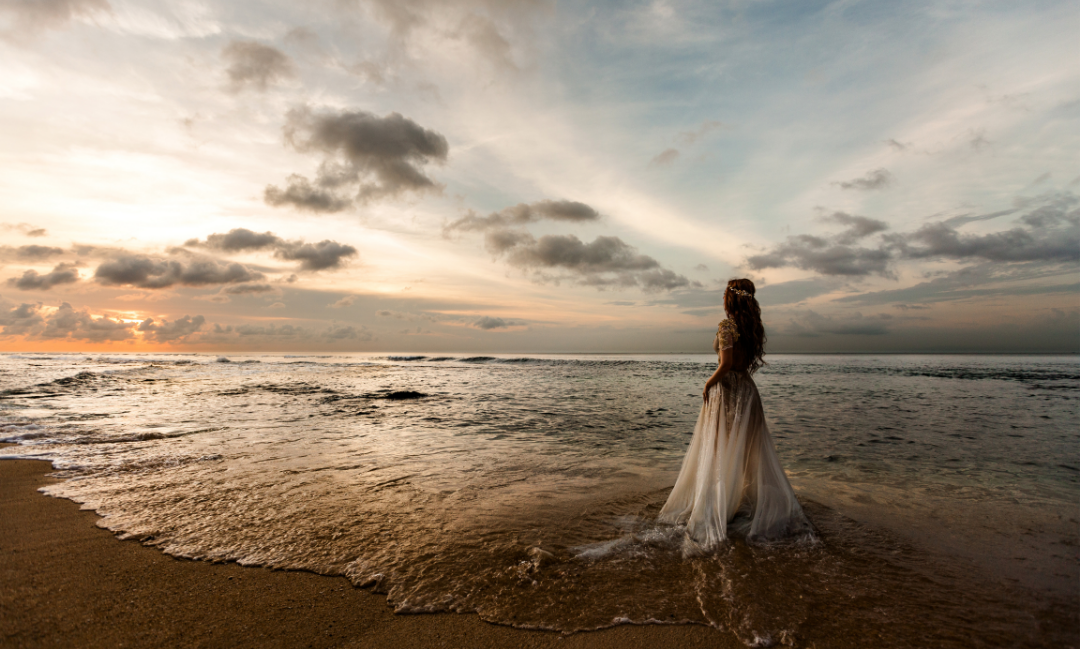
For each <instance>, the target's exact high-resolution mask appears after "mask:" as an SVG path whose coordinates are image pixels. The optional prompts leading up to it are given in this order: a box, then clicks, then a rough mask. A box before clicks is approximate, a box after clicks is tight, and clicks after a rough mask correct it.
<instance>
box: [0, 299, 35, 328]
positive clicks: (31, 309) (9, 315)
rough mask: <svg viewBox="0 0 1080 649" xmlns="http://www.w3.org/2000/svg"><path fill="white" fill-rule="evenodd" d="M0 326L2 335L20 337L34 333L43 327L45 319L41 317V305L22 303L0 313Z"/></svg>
mask: <svg viewBox="0 0 1080 649" xmlns="http://www.w3.org/2000/svg"><path fill="white" fill-rule="evenodd" d="M0 325H3V327H4V329H3V332H2V333H3V335H5V336H21V335H23V334H29V333H35V332H37V331H40V330H41V329H42V328H43V327H44V326H45V318H44V316H42V315H41V303H40V302H39V303H37V304H29V303H26V302H24V303H22V304H20V305H19V306H17V307H13V308H11V309H8V310H7V311H5V312H3V313H0Z"/></svg>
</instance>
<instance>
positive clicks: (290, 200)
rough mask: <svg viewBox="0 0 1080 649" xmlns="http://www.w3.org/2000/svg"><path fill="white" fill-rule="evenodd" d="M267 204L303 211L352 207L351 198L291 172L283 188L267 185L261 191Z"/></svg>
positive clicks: (330, 211) (323, 210)
mask: <svg viewBox="0 0 1080 649" xmlns="http://www.w3.org/2000/svg"><path fill="white" fill-rule="evenodd" d="M263 199H264V200H265V201H266V204H267V205H273V206H274V207H283V206H286V205H291V206H293V207H295V208H296V209H298V210H303V211H305V212H327V213H332V212H341V211H343V210H347V209H349V208H350V207H352V204H353V199H352V198H351V197H348V196H340V195H338V194H336V193H334V190H333V189H329V188H323V187H320V186H318V185H315V184H312V182H311V181H310V180H308V179H307V178H305V177H303V176H301V175H300V174H291V175H290V176H289V178H288V184H287V185H286V186H285V189H281V188H279V187H276V186H274V185H267V186H266V191H265V192H264V193H263Z"/></svg>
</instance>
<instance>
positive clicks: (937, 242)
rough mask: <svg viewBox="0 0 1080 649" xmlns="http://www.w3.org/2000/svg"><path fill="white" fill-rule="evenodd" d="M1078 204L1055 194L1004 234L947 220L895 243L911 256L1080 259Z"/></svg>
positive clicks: (1013, 260) (989, 259) (1074, 197)
mask: <svg viewBox="0 0 1080 649" xmlns="http://www.w3.org/2000/svg"><path fill="white" fill-rule="evenodd" d="M1078 203H1080V199H1078V198H1077V197H1076V196H1075V195H1073V194H1064V195H1061V196H1055V197H1053V198H1051V199H1050V200H1049V202H1047V203H1046V204H1044V205H1041V206H1039V207H1037V208H1035V209H1033V210H1031V211H1030V212H1028V213H1027V214H1025V215H1024V216H1022V217H1020V219H1019V221H1020V223H1021V226H1020V227H1016V228H1013V229H1011V230H1006V231H1004V232H992V233H990V234H984V235H964V234H961V233H959V232H957V231H956V230H955V229H954V228H952V227H950V226H949V225H947V224H946V223H928V224H926V225H924V226H923V227H921V228H919V229H918V230H916V231H915V232H913V233H911V234H908V235H905V236H901V237H896V238H893V239H891V243H893V244H894V245H895V246H896V247H897V248H898V249H899V250H900V252H901V254H902V255H903V256H904V257H905V258H907V259H927V258H937V259H960V260H968V259H981V260H987V261H1002V262H1019V261H1043V262H1051V261H1062V262H1074V261H1077V260H1080V208H1078V207H1077V204H1078Z"/></svg>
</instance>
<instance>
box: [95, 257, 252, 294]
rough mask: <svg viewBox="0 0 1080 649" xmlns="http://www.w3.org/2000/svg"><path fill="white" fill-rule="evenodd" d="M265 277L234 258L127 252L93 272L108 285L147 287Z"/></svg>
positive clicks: (202, 283)
mask: <svg viewBox="0 0 1080 649" xmlns="http://www.w3.org/2000/svg"><path fill="white" fill-rule="evenodd" d="M263 277H264V276H263V274H262V273H260V272H258V271H253V270H251V269H249V268H247V267H246V266H244V265H242V264H238V263H235V262H224V261H220V260H217V259H212V258H197V259H193V260H191V261H189V262H187V263H184V262H181V261H175V260H162V259H154V258H151V257H144V256H141V255H125V256H121V257H118V258H116V259H113V260H110V261H106V262H104V263H102V264H101V265H100V266H98V267H97V270H96V271H95V272H94V279H96V280H97V281H98V282H99V283H101V284H104V285H105V286H134V287H136V288H148V289H157V288H169V287H171V286H210V285H214V284H240V283H244V282H252V281H256V280H260V279H263Z"/></svg>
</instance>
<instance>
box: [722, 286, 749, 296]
mask: <svg viewBox="0 0 1080 649" xmlns="http://www.w3.org/2000/svg"><path fill="white" fill-rule="evenodd" d="M727 290H729V291H731V292H732V293H734V294H735V295H741V296H743V297H754V295H753V293H747V292H746V291H742V290H739V289H737V288H735V287H734V286H729V287H727Z"/></svg>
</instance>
